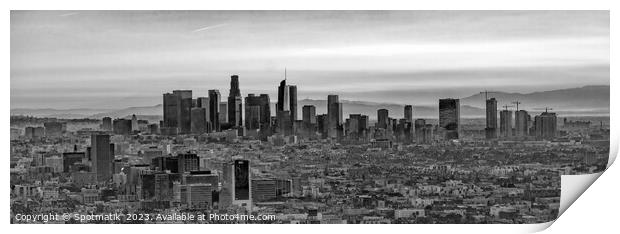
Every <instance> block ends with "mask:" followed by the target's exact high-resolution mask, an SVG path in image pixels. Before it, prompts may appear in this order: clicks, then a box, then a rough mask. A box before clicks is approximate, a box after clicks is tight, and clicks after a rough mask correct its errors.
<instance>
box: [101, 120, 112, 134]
mask: <svg viewBox="0 0 620 234" xmlns="http://www.w3.org/2000/svg"><path fill="white" fill-rule="evenodd" d="M101 130H103V131H112V118H110V117H103V120H102V122H101Z"/></svg>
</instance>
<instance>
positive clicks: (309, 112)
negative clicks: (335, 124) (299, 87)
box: [301, 105, 316, 125]
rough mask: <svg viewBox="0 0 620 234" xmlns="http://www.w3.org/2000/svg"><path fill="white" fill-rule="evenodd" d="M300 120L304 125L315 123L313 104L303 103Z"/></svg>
mask: <svg viewBox="0 0 620 234" xmlns="http://www.w3.org/2000/svg"><path fill="white" fill-rule="evenodd" d="M301 112H302V120H303V121H304V124H306V125H312V124H316V107H315V106H313V105H305V106H303V107H302V110H301Z"/></svg>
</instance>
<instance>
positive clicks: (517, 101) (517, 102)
mask: <svg viewBox="0 0 620 234" xmlns="http://www.w3.org/2000/svg"><path fill="white" fill-rule="evenodd" d="M512 104H516V105H517V111H519V104H521V102H519V100H516V101H514V102H512Z"/></svg>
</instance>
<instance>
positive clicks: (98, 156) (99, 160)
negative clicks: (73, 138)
mask: <svg viewBox="0 0 620 234" xmlns="http://www.w3.org/2000/svg"><path fill="white" fill-rule="evenodd" d="M112 146H113V144H110V135H99V134H93V135H91V136H90V158H91V160H92V169H91V170H92V172H94V173H95V176H96V178H97V181H98V182H104V181H108V180H110V179H112V161H114V151H113V148H112Z"/></svg>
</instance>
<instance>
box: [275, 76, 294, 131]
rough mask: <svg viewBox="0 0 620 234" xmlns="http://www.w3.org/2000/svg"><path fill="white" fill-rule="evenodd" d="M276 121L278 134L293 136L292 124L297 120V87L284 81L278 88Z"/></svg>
mask: <svg viewBox="0 0 620 234" xmlns="http://www.w3.org/2000/svg"><path fill="white" fill-rule="evenodd" d="M283 118H287V119H283ZM276 119H277V122H278V126H277V128H278V129H277V130H278V132H280V133H283V134H285V135H290V134H293V123H294V122H295V120H296V119H297V86H294V85H293V86H290V85H287V84H286V79H284V80H282V81H281V82H280V86H278V102H277V103H276Z"/></svg>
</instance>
